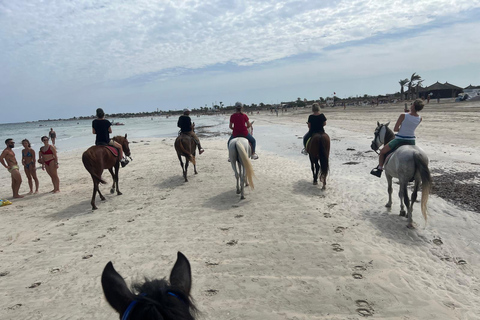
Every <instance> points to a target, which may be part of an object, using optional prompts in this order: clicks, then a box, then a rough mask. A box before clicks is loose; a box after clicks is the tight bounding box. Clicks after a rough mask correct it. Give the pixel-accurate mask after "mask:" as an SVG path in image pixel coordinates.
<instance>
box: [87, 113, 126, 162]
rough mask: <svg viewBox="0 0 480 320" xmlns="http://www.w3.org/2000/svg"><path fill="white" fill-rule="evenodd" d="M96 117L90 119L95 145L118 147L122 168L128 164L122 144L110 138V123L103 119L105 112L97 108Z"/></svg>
mask: <svg viewBox="0 0 480 320" xmlns="http://www.w3.org/2000/svg"><path fill="white" fill-rule="evenodd" d="M96 112H97V118H98V119H95V120H93V121H92V133H93V134H95V135H97V138H96V139H95V145H97V146H107V145H108V146H113V147H115V148H117V149H118V151H119V152H118V153H119V157H120V164H121V165H122V168H123V167H125V166H126V165H127V164H128V162H129V161H128V160H127V159H126V158H124V156H123V148H122V145H121V144H120V143H118V142H116V141H115V140H113V139H110V133H112V123H111V122H110V121H108V120H106V119H105V112H103V109H102V108H98V109H97V111H96Z"/></svg>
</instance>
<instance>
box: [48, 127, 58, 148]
mask: <svg viewBox="0 0 480 320" xmlns="http://www.w3.org/2000/svg"><path fill="white" fill-rule="evenodd" d="M48 136H49V137H50V140H52V144H53V145H55V139H57V133H56V132H55V131H53V128H50V132H49V133H48Z"/></svg>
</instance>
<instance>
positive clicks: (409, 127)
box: [395, 113, 422, 140]
mask: <svg viewBox="0 0 480 320" xmlns="http://www.w3.org/2000/svg"><path fill="white" fill-rule="evenodd" d="M421 120H422V117H420V116H418V117H414V116H412V115H411V114H409V113H405V119H404V120H403V121H402V124H401V126H400V130H399V131H398V133H397V134H396V135H395V136H396V137H397V138H399V139H404V140H415V129H416V128H417V127H418V125H419V124H420V121H421Z"/></svg>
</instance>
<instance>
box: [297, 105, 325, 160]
mask: <svg viewBox="0 0 480 320" xmlns="http://www.w3.org/2000/svg"><path fill="white" fill-rule="evenodd" d="M312 112H313V113H312V114H311V115H309V116H308V121H307V125H308V132H307V133H306V134H305V135H304V136H303V150H302V153H303V154H304V155H308V152H307V151H306V150H305V148H306V147H307V142H308V139H310V138H311V137H312V136H313V135H314V134H315V133H325V129H324V128H323V127H324V126H326V125H327V118H326V117H325V115H324V114H323V113H320V105H319V104H318V103H316V102H315V103H314V104H313V105H312Z"/></svg>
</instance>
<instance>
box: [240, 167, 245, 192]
mask: <svg viewBox="0 0 480 320" xmlns="http://www.w3.org/2000/svg"><path fill="white" fill-rule="evenodd" d="M245 173H246V171H245V167H244V166H243V165H240V199H241V200H243V199H245Z"/></svg>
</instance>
